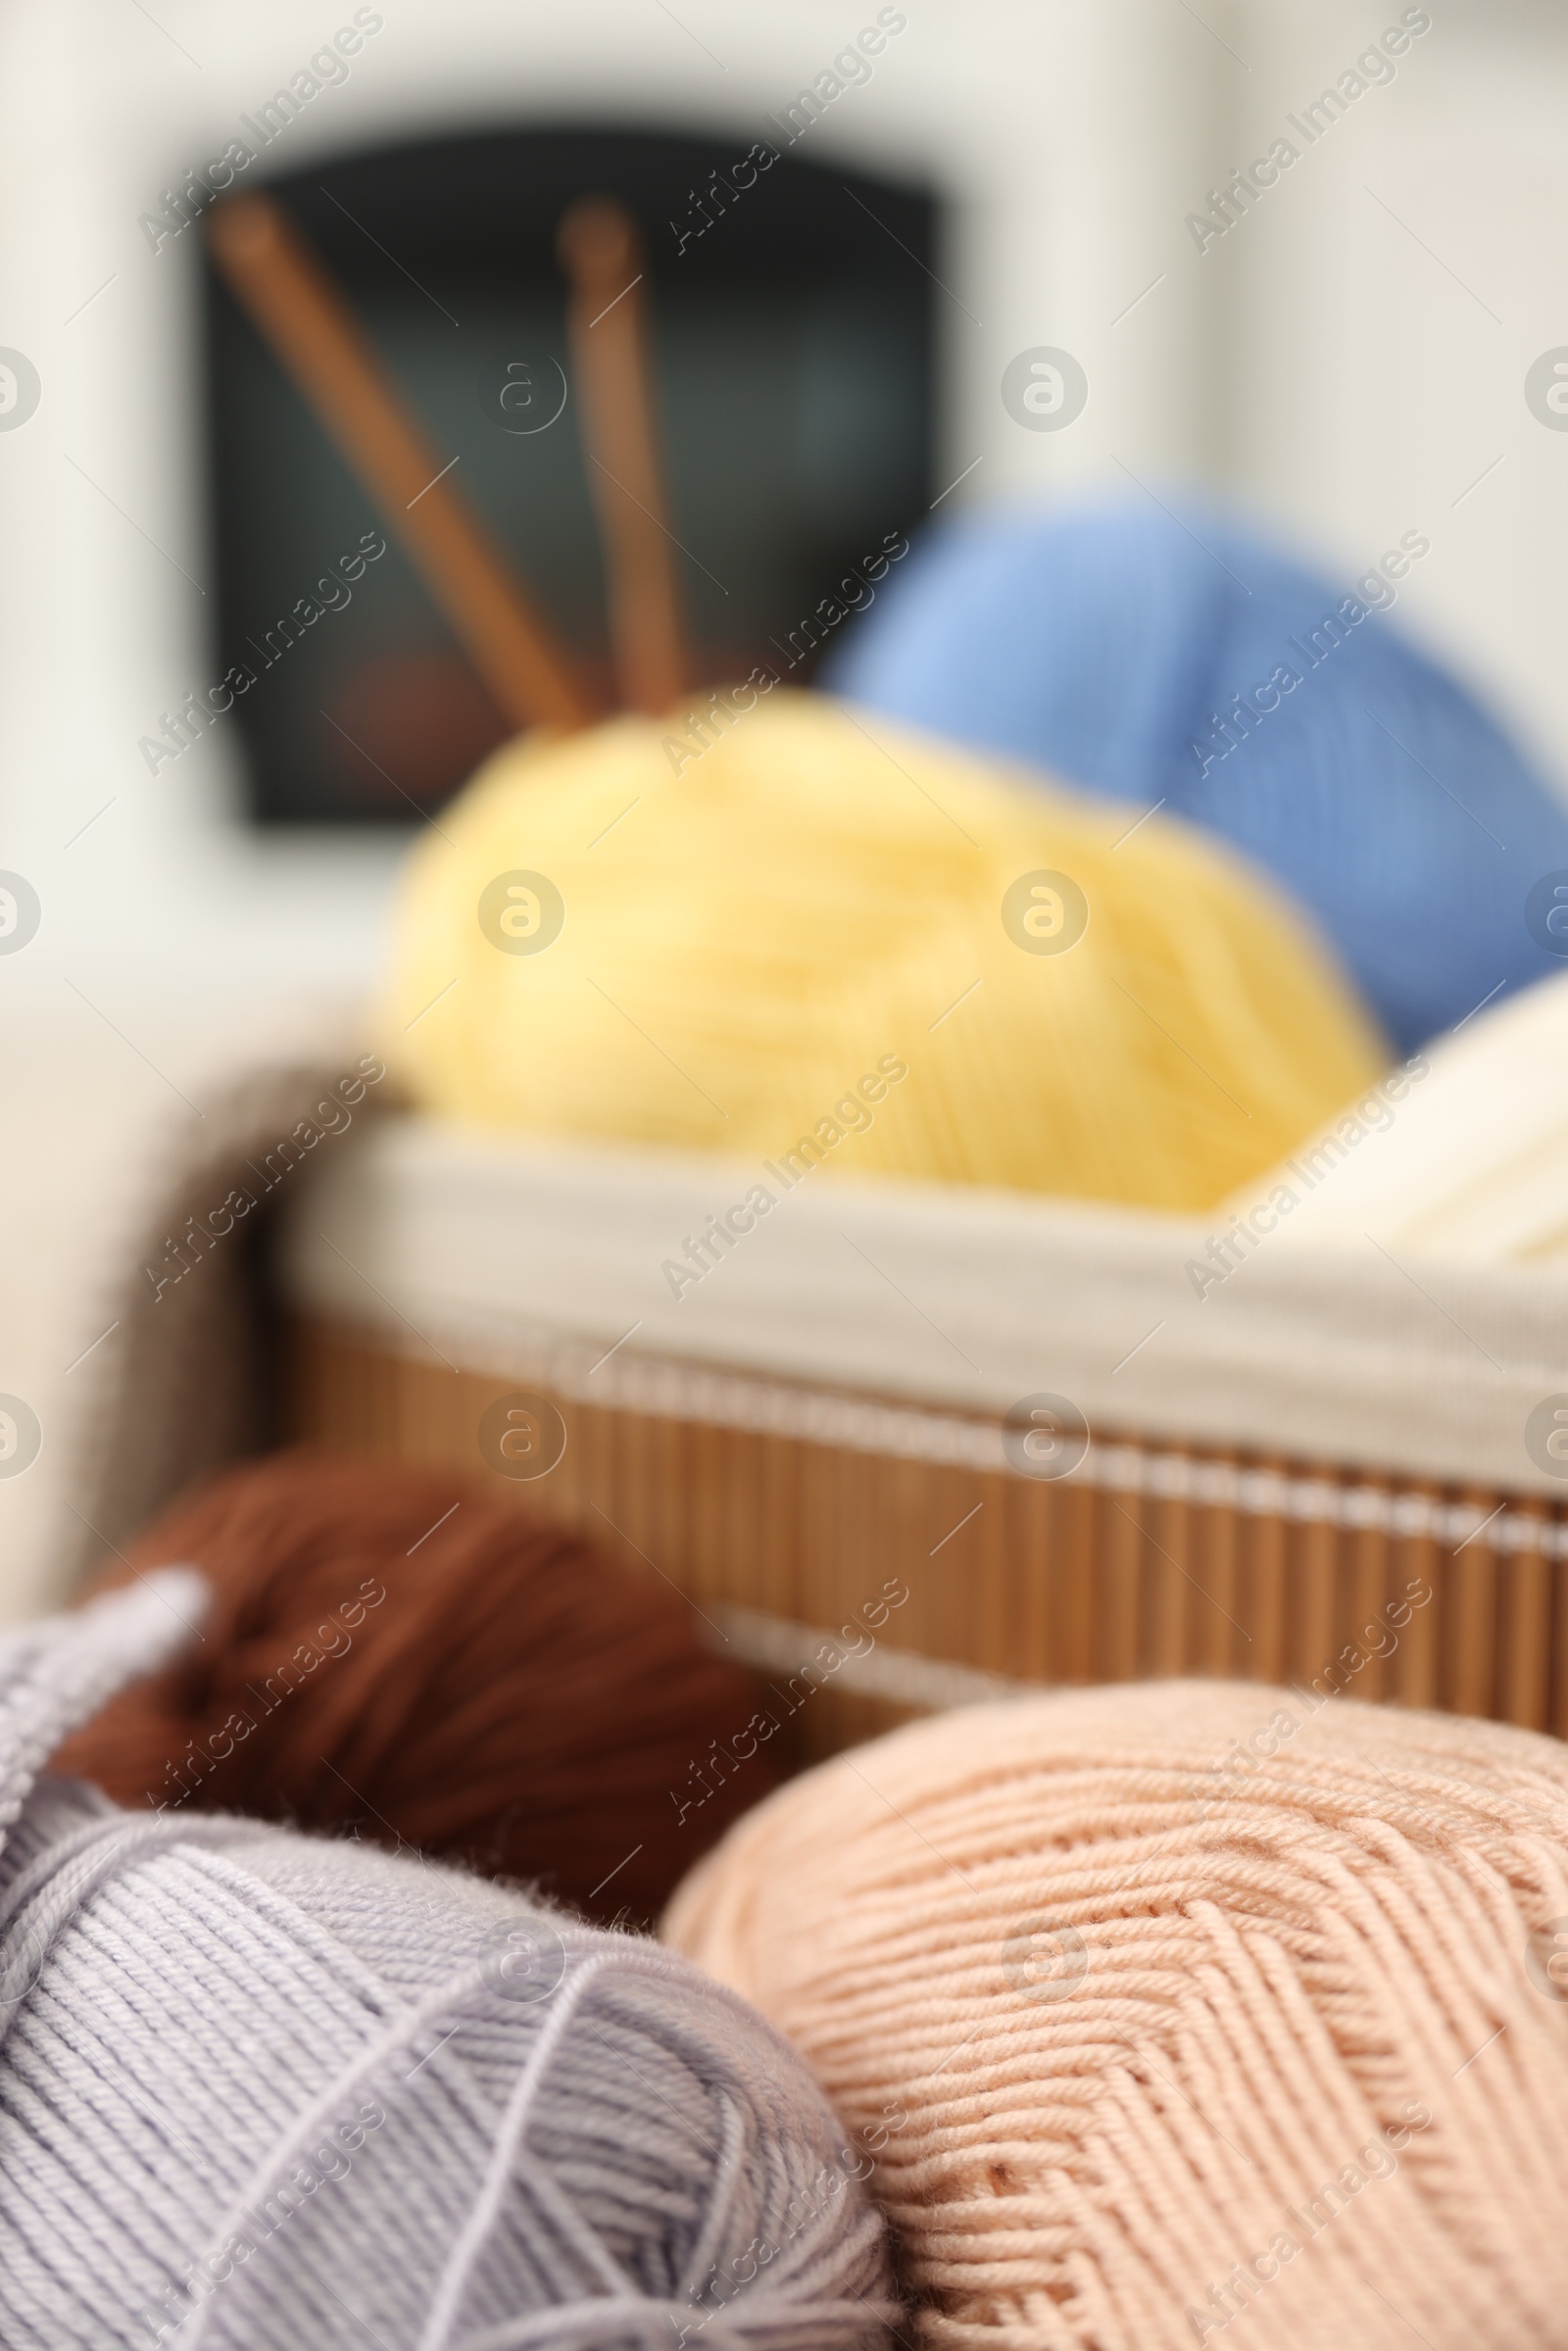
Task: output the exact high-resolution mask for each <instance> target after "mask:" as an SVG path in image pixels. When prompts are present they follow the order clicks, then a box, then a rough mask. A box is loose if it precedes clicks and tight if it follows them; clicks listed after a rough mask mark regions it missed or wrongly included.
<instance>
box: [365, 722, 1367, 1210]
mask: <svg viewBox="0 0 1568 2351" xmlns="http://www.w3.org/2000/svg"><path fill="white" fill-rule="evenodd" d="M873 724H874V732H872V731H868V730H867V729H866V728H865V727H863V726H862V725H861V723H860V721H859V720H858V718H857V717H856V716H854V715H852V714H851V713H850V712H849V711H848V710H844V709H841V708H839V707H838V706H836V705H834V704H833V703H831V702H828V701H826V700H825V699H823V698H821V697H818V696H815V695H809V694H798V693H796V694H792V693H784V692H779V693H775V694H773V695H772V696H770V697H769V698H768V699H767V700H765V701H762V702H760V703H759V704H758V705H757V706H756V707H755V708H754V709H752V710H747V711H745V712H743V713H741V714H740V715H738V716H735V717H733V718H732V719H731V720H730V722H729V723H728V726H727V729H726V731H724V732H722V733H720V734H718V735H717V737H716V739H715V740H714V741H712V743H711V747H710V748H709V749H707V750H706V751H704V752H702V753H701V755H700V756H694V755H693V751H692V746H691V744H690V742H689V741H688V740H686V739H685V738H684V737H682V738H673V737H669V736H667V735H666V734H665V732H664V730H663V729H662V727H660V726H659V725H658V724H655V723H653V722H650V721H647V720H643V719H639V718H629V717H627V718H617V719H614V720H613V721H611V722H610V723H608V724H606V725H604V726H601V727H598V728H596V729H594V730H593V731H592V732H590V733H586V734H582V735H577V736H572V737H569V738H567V739H565V740H559V739H557V740H545V739H539V738H533V737H530V738H529V739H527V740H526V741H522V742H518V743H515V744H512V745H510V746H508V747H507V748H506V749H505V750H503V751H502V752H500V753H498V754H497V756H496V757H495V758H494V759H492V760H491V761H490V762H489V763H488V765H486V766H485V767H484V768H482V769H481V770H480V772H479V774H478V775H477V776H476V777H475V778H474V780H473V782H472V783H471V784H470V785H469V786H468V788H467V790H466V792H465V793H464V794H463V796H462V798H461V799H460V800H459V801H458V802H457V803H456V804H455V805H454V806H453V807H452V808H449V809H447V810H445V811H444V812H443V814H442V816H441V818H440V824H439V829H434V828H432V830H431V831H430V832H428V833H427V834H425V835H424V836H423V838H422V839H421V841H420V843H419V844H418V846H417V849H416V851H415V854H414V856H413V857H412V858H411V860H410V865H409V869H408V874H407V880H406V886H405V889H404V893H403V898H402V905H401V910H400V916H399V921H398V933H397V948H396V953H395V966H394V976H393V983H392V988H391V992H390V1000H389V1005H388V1019H387V1024H386V1025H387V1032H388V1037H389V1040H390V1044H389V1053H390V1057H391V1058H392V1060H393V1062H394V1064H395V1066H396V1067H397V1068H398V1069H399V1070H400V1072H401V1073H402V1075H403V1076H404V1078H405V1081H406V1082H407V1084H408V1085H409V1087H410V1088H411V1090H412V1091H413V1093H414V1095H415V1097H416V1099H417V1101H419V1102H421V1103H422V1104H423V1105H425V1106H426V1107H428V1108H429V1109H432V1110H435V1111H438V1112H442V1113H445V1114H447V1115H449V1116H454V1117H458V1118H463V1119H468V1120H473V1121H477V1122H479V1123H482V1124H484V1125H486V1126H490V1127H500V1128H506V1129H509V1130H513V1131H517V1130H525V1131H530V1132H534V1133H539V1134H549V1135H556V1136H571V1137H578V1138H587V1139H602V1140H604V1141H606V1142H610V1141H615V1142H624V1143H635V1144H644V1145H647V1144H653V1145H665V1146H672V1147H679V1148H682V1149H685V1150H692V1151H722V1152H724V1153H726V1154H729V1155H732V1156H738V1157H745V1158H750V1159H761V1158H773V1159H778V1158H780V1157H781V1156H782V1155H783V1154H784V1153H785V1152H787V1151H791V1150H796V1149H798V1148H799V1147H800V1146H801V1145H802V1143H803V1141H804V1142H809V1143H811V1144H813V1145H814V1147H815V1151H816V1153H817V1154H818V1156H819V1157H820V1158H821V1160H822V1163H823V1164H824V1165H825V1166H827V1167H828V1168H829V1169H832V1170H853V1171H854V1172H856V1173H859V1174H871V1173H878V1174H883V1175H908V1176H920V1177H926V1178H933V1179H938V1180H943V1181H948V1182H957V1183H972V1184H993V1185H1004V1186H1008V1187H1012V1188H1017V1189H1022V1190H1025V1191H1033V1192H1049V1193H1065V1194H1075V1195H1077V1196H1079V1197H1080V1198H1087V1199H1096V1200H1124V1201H1140V1202H1144V1203H1147V1204H1150V1205H1153V1206H1159V1207H1165V1208H1173V1209H1203V1208H1207V1207H1208V1206H1210V1205H1211V1204H1212V1203H1213V1202H1215V1201H1216V1200H1221V1199H1223V1197H1224V1196H1225V1194H1226V1193H1227V1192H1229V1191H1230V1190H1231V1189H1232V1188H1233V1187H1234V1186H1235V1185H1237V1184H1238V1183H1240V1182H1242V1181H1243V1180H1244V1179H1245V1178H1246V1177H1247V1176H1249V1175H1250V1174H1253V1173H1256V1172H1257V1171H1259V1170H1261V1169H1264V1168H1267V1167H1269V1166H1271V1165H1272V1164H1273V1163H1274V1162H1275V1161H1276V1160H1277V1159H1279V1158H1280V1157H1282V1156H1283V1155H1284V1154H1285V1153H1286V1152H1288V1151H1290V1149H1291V1148H1292V1146H1293V1145H1294V1144H1295V1143H1296V1142H1297V1141H1298V1139H1299V1137H1300V1136H1302V1135H1303V1134H1305V1133H1306V1132H1307V1131H1308V1130H1309V1129H1311V1128H1312V1127H1314V1126H1315V1125H1317V1124H1318V1123H1319V1122H1320V1121H1321V1120H1322V1119H1323V1118H1324V1117H1325V1116H1326V1115H1327V1114H1328V1113H1329V1112H1330V1111H1331V1110H1333V1109H1334V1108H1335V1107H1336V1106H1337V1105H1338V1104H1339V1103H1340V1102H1343V1101H1344V1100H1345V1099H1346V1098H1347V1097H1348V1096H1349V1095H1351V1094H1353V1093H1355V1092H1356V1091H1357V1090H1358V1089H1360V1088H1362V1087H1364V1086H1365V1085H1366V1084H1367V1082H1368V1081H1369V1079H1371V1078H1372V1077H1373V1076H1374V1075H1376V1073H1377V1072H1378V1070H1379V1069H1380V1068H1382V1067H1383V1065H1384V1063H1385V1061H1386V1059H1387V1053H1386V1050H1385V1048H1384V1046H1383V1043H1382V1040H1381V1039H1380V1038H1379V1037H1378V1036H1377V1034H1376V1032H1375V1030H1374V1029H1373V1027H1372V1025H1371V1023H1370V1021H1369V1020H1368V1018H1367V1016H1366V1014H1365V1013H1364V1011H1363V1010H1362V1009H1361V1008H1360V1006H1359V1004H1357V1002H1356V1000H1355V999H1354V998H1353V996H1352V995H1351V993H1350V990H1349V988H1348V984H1347V983H1346V982H1345V981H1344V980H1343V979H1342V978H1341V977H1340V975H1339V973H1338V971H1337V969H1336V967H1335V966H1334V965H1333V964H1332V963H1331V961H1330V959H1329V957H1328V955H1327V954H1326V952H1325V951H1324V950H1323V949H1322V948H1321V947H1320V946H1319V945H1318V944H1317V942H1316V940H1315V939H1314V938H1313V936H1312V935H1311V934H1310V933H1309V932H1308V930H1307V928H1306V926H1305V924H1304V922H1303V920H1302V918H1301V917H1300V916H1299V914H1297V913H1296V912H1295V911H1294V910H1293V909H1292V908H1291V907H1289V906H1287V905H1286V904H1284V903H1283V902H1282V900H1281V899H1280V898H1279V897H1277V896H1276V895H1275V894H1274V892H1273V891H1272V890H1271V888H1270V886H1269V885H1268V884H1267V883H1266V882H1265V881H1263V880H1262V879H1261V878H1260V877H1259V876H1258V875H1257V874H1255V873H1253V872H1251V871H1250V870H1248V869H1246V868H1244V867H1243V866H1241V864H1240V863H1239V862H1238V860H1236V859H1235V858H1234V857H1232V856H1231V855H1229V854H1228V853H1227V852H1225V851H1223V850H1221V849H1220V848H1219V847H1218V846H1217V845H1216V844H1214V843H1211V842H1209V841H1207V840H1205V839H1203V838H1201V836H1199V835H1198V834H1196V833H1193V832H1190V831H1188V830H1186V829H1185V828H1184V827H1182V826H1180V825H1178V824H1175V823H1172V822H1169V821H1167V820H1165V819H1163V818H1162V817H1160V816H1158V815H1155V816H1152V817H1151V818H1150V819H1149V820H1148V821H1147V822H1146V823H1143V824H1141V825H1138V826H1137V829H1136V830H1133V829H1131V828H1132V826H1133V825H1134V824H1135V822H1136V816H1135V814H1134V813H1133V812H1130V811H1127V810H1125V809H1118V808H1106V807H1105V806H1104V805H1103V804H1100V803H1091V802H1088V801H1084V800H1080V799H1078V798H1076V797H1074V796H1072V795H1070V794H1069V793H1067V792H1066V791H1064V790H1060V789H1047V788H1042V786H1041V785H1040V784H1039V783H1038V782H1036V781H1032V780H1031V781H1028V782H1025V781H1023V780H1022V779H1021V778H1017V777H1014V776H1012V775H1010V774H1009V773H1008V772H1007V771H1006V770H1005V769H1002V768H998V767H996V766H992V765H988V764H986V763H982V762H981V761H979V760H977V759H969V758H966V757H964V756H962V755H960V754H959V753H956V752H954V751H951V750H948V749H946V748H942V749H938V748H936V747H934V746H933V745H931V744H929V743H927V742H925V741H922V740H920V739H918V738H913V737H909V736H905V735H902V734H900V733H898V732H897V731H896V730H895V729H894V728H893V727H891V726H889V725H887V724H885V723H884V722H882V721H881V720H876V721H874V722H873ZM683 754H684V756H682V755H683ZM1062 877H1066V878H1065V884H1063V880H1062ZM1085 915H1087V927H1086V928H1083V929H1082V933H1081V936H1075V935H1074V934H1076V933H1077V932H1078V930H1079V926H1080V924H1081V922H1082V920H1083V918H1084V916H1085ZM558 924H559V928H558ZM1068 942H1070V943H1068ZM895 1065H896V1066H897V1067H898V1068H901V1069H903V1070H905V1071H906V1072H907V1074H906V1075H904V1076H897V1075H895V1074H894V1069H895ZM862 1079H864V1080H867V1081H869V1082H868V1084H866V1085H865V1086H864V1087H863V1088H862V1086H861V1081H862ZM879 1085H880V1086H881V1088H882V1091H881V1092H880V1093H879V1092H878V1086H879ZM871 1103H874V1108H873V1107H870V1106H868V1105H869V1104H871ZM836 1105H837V1106H838V1107H837V1114H836ZM852 1130H853V1132H852ZM841 1146H842V1148H841Z"/></svg>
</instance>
